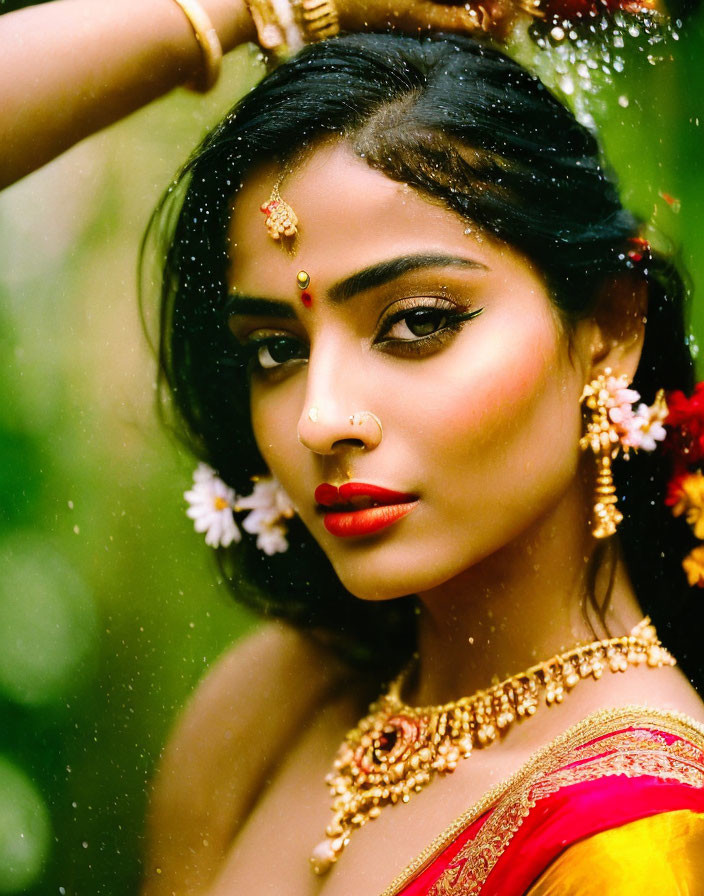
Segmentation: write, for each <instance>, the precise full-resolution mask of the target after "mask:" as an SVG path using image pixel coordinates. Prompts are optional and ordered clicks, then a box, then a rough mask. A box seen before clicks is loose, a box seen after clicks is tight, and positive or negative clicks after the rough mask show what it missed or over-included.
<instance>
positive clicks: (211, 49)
mask: <svg viewBox="0 0 704 896" xmlns="http://www.w3.org/2000/svg"><path fill="white" fill-rule="evenodd" d="M174 3H176V4H177V5H178V6H179V7H180V9H181V11H182V12H183V13H184V15H185V16H186V18H187V19H188V24H189V25H190V26H191V28H192V29H193V34H194V35H195V39H196V40H197V41H198V46H199V47H200V53H201V56H202V59H203V66H202V68H201V71H200V74H199V75H198V77H197V78H195V79H194V80H193V81H190V82H189V83H188V85H187V86H188V87H190V88H191V90H197V91H198V93H205V92H206V91H208V90H210V88H211V87H212V86H213V85H214V84H215V82H216V81H217V79H218V77H219V76H220V66H221V63H222V46H221V44H220V38H219V37H218V33H217V31H216V30H215V28H214V27H213V23H212V22H211V21H210V17H209V16H208V14H207V12H206V11H205V10H204V9H203V7H202V6H201V5H200V3H198V2H196V0H174Z"/></svg>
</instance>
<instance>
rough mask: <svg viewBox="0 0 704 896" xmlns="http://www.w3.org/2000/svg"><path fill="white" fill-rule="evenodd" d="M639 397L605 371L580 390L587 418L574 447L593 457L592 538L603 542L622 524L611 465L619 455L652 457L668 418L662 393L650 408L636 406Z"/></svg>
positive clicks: (623, 378) (624, 380) (622, 380)
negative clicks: (640, 453) (637, 453)
mask: <svg viewBox="0 0 704 896" xmlns="http://www.w3.org/2000/svg"><path fill="white" fill-rule="evenodd" d="M639 399H640V394H639V393H638V392H637V391H636V390H635V389H631V388H629V382H628V377H626V376H625V375H624V374H622V375H620V376H614V375H613V373H612V371H611V369H610V368H607V369H606V370H605V371H604V373H601V374H599V376H597V377H595V378H594V379H593V380H592V381H591V382H590V383H588V384H587V385H586V386H585V387H584V391H583V392H582V396H581V398H580V402H581V403H582V404H583V405H584V406H585V407H587V408H588V409H589V410H590V412H591V414H590V419H589V420H588V421H587V428H586V432H585V434H584V435H583V436H582V438H581V439H580V441H579V446H580V448H582V449H589V448H591V450H592V451H593V452H594V454H595V455H596V463H597V474H596V484H595V488H594V491H595V495H594V511H593V514H594V516H593V527H592V535H593V536H594V538H608V537H609V536H611V535H613V534H614V533H615V532H616V527H617V526H618V524H619V523H620V522H621V520H622V519H623V514H622V513H621V511H620V510H619V509H618V507H617V506H616V505H617V498H616V486H615V485H614V477H613V470H612V461H613V460H614V459H615V458H616V457H617V456H618V454H619V453H620V452H623V456H624V458H625V459H626V460H628V458H629V452H630V450H631V449H633V450H638V449H641V450H644V451H654V450H655V447H656V443H657V442H661V441H662V440H663V439H664V438H665V429H664V427H663V423H664V421H665V418H666V417H667V404H666V402H665V393H664V391H663V390H662V389H661V390H660V391H659V392H658V393H657V395H656V396H655V401H654V402H653V404H652V405H650V406H648V405H646V404H643V403H641V404H639V405H638V406H637V408H635V409H634V407H633V405H634V403H635V402H637V401H639Z"/></svg>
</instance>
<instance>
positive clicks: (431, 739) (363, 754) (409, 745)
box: [310, 616, 676, 874]
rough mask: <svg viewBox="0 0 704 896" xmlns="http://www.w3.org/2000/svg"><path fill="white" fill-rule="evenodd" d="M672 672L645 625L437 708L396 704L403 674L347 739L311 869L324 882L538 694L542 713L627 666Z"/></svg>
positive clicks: (331, 780) (524, 711) (531, 707)
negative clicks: (390, 810)
mask: <svg viewBox="0 0 704 896" xmlns="http://www.w3.org/2000/svg"><path fill="white" fill-rule="evenodd" d="M642 663H646V664H647V665H648V666H651V667H653V668H657V667H660V666H674V665H675V663H676V661H675V658H674V657H673V656H672V654H671V653H669V652H668V651H667V650H666V649H665V648H664V647H663V646H662V644H661V643H660V641H659V639H658V636H657V633H656V631H655V628H654V627H653V626H652V625H651V622H650V618H649V617H647V616H646V617H645V619H643V620H641V621H640V622H639V623H638V625H636V626H635V628H633V629H632V630H631V632H630V634H629V635H624V636H623V637H620V638H609V639H608V640H604V641H594V642H592V643H591V644H584V645H581V646H578V647H574V648H573V649H572V650H569V651H568V652H567V653H563V654H560V655H558V656H554V657H553V658H552V659H549V660H546V661H545V662H543V663H538V664H537V665H535V666H531V668H530V669H528V670H527V671H525V672H521V673H520V674H519V675H513V676H512V677H511V678H507V679H506V680H505V681H502V682H500V683H499V684H496V685H493V686H492V687H490V688H488V689H487V690H485V691H477V692H476V693H475V694H472V695H471V696H470V697H462V698H461V699H459V700H454V701H452V702H450V703H445V704H444V705H443V706H408V705H407V704H405V703H404V702H403V701H402V700H401V690H402V688H403V685H404V682H405V680H406V676H407V674H408V670H404V672H402V673H401V674H400V675H399V676H398V678H396V680H395V681H394V682H393V683H392V684H391V687H390V688H389V690H388V692H387V693H386V694H384V695H383V696H382V697H381V698H380V699H379V700H378V701H377V702H376V703H373V704H372V705H371V707H370V709H369V715H367V716H365V717H364V718H363V719H362V720H361V721H360V722H359V724H358V725H357V727H356V728H353V729H352V731H350V732H349V733H348V734H347V737H346V738H345V740H344V742H343V743H342V746H341V747H340V749H339V750H338V753H337V757H336V758H335V762H334V765H333V771H332V772H331V773H330V774H329V775H328V776H327V778H326V783H327V784H328V786H329V788H330V794H331V796H332V810H333V818H332V821H331V822H330V824H329V825H328V827H327V830H326V832H325V833H326V839H325V840H323V841H322V842H321V843H319V844H318V845H317V846H316V847H315V849H314V850H313V854H312V856H311V859H310V861H311V865H312V867H313V870H314V871H315V873H316V874H324V873H325V872H326V871H327V870H328V869H329V868H330V867H331V866H332V865H333V864H334V863H335V862H336V861H337V860H338V858H339V857H340V855H341V853H342V851H343V850H344V848H345V846H347V844H348V843H349V839H350V835H351V834H352V832H353V831H354V830H355V829H356V828H360V827H362V825H364V824H366V823H367V822H368V821H370V820H371V819H373V818H376V817H377V816H378V815H379V814H380V812H381V810H382V809H383V808H384V806H389V805H392V804H394V803H398V802H403V803H407V802H408V801H409V799H410V798H411V795H412V794H413V793H417V792H419V791H421V790H423V788H424V787H425V786H426V785H427V784H429V783H430V781H431V780H432V779H433V777H434V776H435V774H436V773H438V772H440V773H448V772H452V771H454V769H455V768H456V767H457V763H458V762H459V760H460V759H466V758H467V757H468V756H469V755H470V754H471V752H472V749H473V748H474V747H486V746H488V745H489V744H491V743H493V742H494V741H495V740H496V739H497V737H499V735H500V734H501V733H503V732H504V731H506V729H507V728H508V727H509V726H510V725H511V724H512V723H513V722H515V721H516V719H520V718H527V717H529V716H532V715H533V714H534V713H535V711H536V710H537V708H538V706H539V704H540V697H541V693H542V695H543V697H544V699H545V702H546V703H547V705H548V706H551V705H552V704H554V703H561V702H562V700H563V699H564V696H565V694H566V693H567V691H570V690H571V689H572V688H573V687H574V686H575V685H576V684H577V682H578V681H580V680H581V679H583V678H589V677H590V676H591V677H592V678H594V679H599V678H601V676H602V673H603V672H604V670H605V669H610V670H611V671H612V672H625V670H626V669H627V668H628V666H630V665H640V664H642Z"/></svg>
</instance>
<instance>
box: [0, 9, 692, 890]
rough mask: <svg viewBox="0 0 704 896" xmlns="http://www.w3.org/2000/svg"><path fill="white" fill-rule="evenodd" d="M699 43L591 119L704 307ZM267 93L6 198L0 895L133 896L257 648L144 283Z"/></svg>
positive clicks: (147, 114) (178, 116)
mask: <svg viewBox="0 0 704 896" xmlns="http://www.w3.org/2000/svg"><path fill="white" fill-rule="evenodd" d="M14 5H20V4H18V3H15V4H14ZM8 9H9V4H6V5H5V6H3V5H2V2H1V0H0V11H6V10H8ZM703 26H704V22H703V20H702V16H701V15H700V16H699V20H698V21H691V22H689V23H687V26H686V27H685V28H684V29H682V30H681V31H680V33H679V39H678V40H672V39H671V40H670V41H669V42H668V43H667V45H666V47H665V48H664V49H662V48H660V50H659V55H661V56H664V57H665V58H664V59H662V60H660V61H657V60H655V59H652V58H651V59H648V56H649V55H651V56H652V53H650V52H649V48H648V46H646V45H644V44H643V42H640V43H639V41H637V40H636V41H635V42H634V44H633V46H632V48H631V50H630V51H628V52H627V54H626V55H627V57H628V58H627V60H626V65H625V67H624V71H623V72H622V73H620V74H618V75H617V76H616V81H615V83H614V84H612V85H608V84H604V85H603V86H602V89H601V91H600V92H599V93H597V94H596V96H593V97H587V99H586V101H587V104H588V105H589V108H590V109H591V111H592V112H593V114H594V116H595V118H596V120H597V124H598V125H599V127H600V130H601V132H602V135H603V138H604V141H605V145H606V149H607V155H608V157H609V159H610V161H611V163H612V165H613V166H614V167H615V169H616V170H617V172H618V174H619V177H620V179H621V183H622V186H623V192H624V197H625V200H626V202H627V203H628V204H630V205H631V207H633V208H634V209H636V210H637V211H638V212H639V213H640V214H641V215H642V216H643V217H644V218H645V219H647V220H648V221H650V222H651V223H652V224H653V225H654V226H655V227H657V229H658V230H660V231H661V232H662V233H664V234H666V235H667V237H668V238H670V239H672V240H673V241H674V242H675V244H677V245H679V246H680V247H681V251H682V258H683V260H684V263H685V264H686V266H687V267H688V268H689V270H690V272H691V275H692V278H693V281H694V286H695V295H696V294H697V292H698V293H699V294H700V295H704V292H703V290H704V282H703V281H704V275H703V274H702V272H701V270H700V265H699V264H698V260H699V259H700V258H701V257H702V256H703V255H704V224H703V223H702V220H701V218H702V213H703V212H704V165H702V155H703V153H702V150H703V149H704V139H703V137H702V134H703V133H704V131H703V129H702V126H700V116H702V117H704V100H702V97H703V96H704V67H702V64H701V62H700V60H701V59H702V53H703V51H704V27H703ZM650 49H652V48H650ZM670 57H671V58H670ZM261 72H262V69H261V66H260V63H258V62H257V58H256V54H255V53H254V51H253V49H252V48H246V47H245V48H241V49H240V50H238V51H236V52H235V53H234V54H232V55H231V56H230V57H229V58H228V60H227V64H226V67H225V74H224V77H223V78H222V80H221V82H220V84H219V86H218V88H217V90H216V91H214V92H213V93H212V94H209V95H208V96H207V97H206V98H201V97H197V96H193V95H190V94H187V93H186V92H185V91H177V92H175V93H174V94H172V95H171V96H169V97H167V98H166V99H164V100H162V101H160V102H158V103H155V104H154V105H153V106H151V107H149V108H148V109H145V110H143V111H141V112H139V113H138V114H136V115H134V116H132V117H131V118H130V119H128V120H126V121H124V122H121V123H120V124H118V125H116V126H114V127H112V128H110V129H108V130H107V131H105V132H103V133H102V134H99V135H97V136H96V137H93V138H91V139H89V140H86V141H84V142H83V143H82V144H80V145H79V146H77V147H75V148H74V149H73V150H71V151H70V152H68V153H66V154H65V155H64V156H63V157H61V158H60V159H58V160H56V161H55V162H54V163H52V164H51V165H49V166H47V167H46V168H45V169H43V170H42V171H40V172H37V173H36V174H34V175H32V176H30V177H28V178H25V179H24V180H23V181H21V182H20V183H19V184H17V185H15V186H14V187H12V188H10V189H9V190H6V191H5V192H4V193H2V194H0V346H1V348H2V358H3V363H2V365H0V894H6V893H7V894H9V893H12V894H18V893H26V894H32V896H34V894H36V896H39V894H42V896H45V894H56V893H59V894H70V896H71V894H76V896H79V894H80V896H93V894H96V896H97V894H105V896H113V894H121V896H125V894H132V893H136V892H137V888H138V880H139V874H140V851H141V847H142V844H141V832H142V826H143V816H144V810H145V802H146V793H147V784H148V781H149V778H150V775H151V773H152V771H153V769H154V764H155V762H156V760H157V758H158V755H159V751H160V749H161V747H162V745H163V743H164V740H165V738H166V735H167V732H168V729H169V727H170V725H171V724H172V722H173V719H174V716H175V714H176V712H177V711H178V709H179V707H181V706H182V705H183V703H184V700H185V698H186V697H187V695H188V694H189V693H190V691H191V690H192V688H193V686H194V684H195V682H196V681H197V680H198V678H199V677H200V676H201V675H202V674H203V672H204V670H205V669H206V668H207V666H208V665H209V664H210V663H211V662H212V661H213V659H214V658H215V657H217V655H218V654H220V653H221V652H222V651H223V650H224V649H225V648H226V647H227V646H228V645H229V644H231V643H232V641H233V640H235V639H236V638H238V637H239V636H240V635H241V634H242V633H243V632H244V631H246V630H247V629H248V628H250V627H251V626H252V625H253V620H252V618H251V617H249V616H248V615H246V614H245V613H244V612H243V611H241V610H240V609H238V608H237V607H236V606H235V605H234V604H233V602H232V600H231V598H230V597H229V595H228V593H227V591H226V589H225V588H224V587H223V586H222V584H221V583H220V582H219V581H218V576H217V573H216V570H215V568H214V565H213V561H212V556H210V554H209V552H208V550H207V549H206V548H205V546H204V544H203V543H202V538H200V537H198V536H196V535H195V534H194V533H193V531H192V528H191V524H190V521H189V520H188V519H187V518H186V516H185V513H184V509H185V505H184V502H183V498H182V493H183V491H184V490H185V489H186V488H187V487H188V486H189V484H190V477H191V471H192V468H193V462H192V460H191V459H190V458H188V457H186V456H184V454H183V453H182V452H181V450H180V449H179V448H178V446H177V445H176V444H175V443H174V441H173V440H172V439H171V438H170V437H169V436H168V435H167V434H166V433H165V432H164V431H162V430H161V429H160V427H159V425H158V423H157V421H156V415H155V413H154V400H155V391H154V381H155V365H154V360H153V357H152V355H151V353H150V349H149V347H148V344H147V341H146V338H145V336H144V334H143V331H142V328H141V323H140V318H139V313H138V307H137V298H136V263H137V251H138V247H139V241H140V238H141V234H142V232H143V229H144V226H145V224H146V221H147V218H148V216H149V213H150V211H151V209H152V208H153V206H154V204H155V203H156V201H157V199H158V197H159V195H160V193H161V192H162V190H163V188H164V187H165V186H166V184H167V183H168V182H169V180H170V178H171V176H172V175H173V173H174V172H175V170H176V169H177V168H178V166H179V165H180V164H181V162H182V161H183V160H184V159H185V157H186V156H187V155H188V153H189V151H190V149H191V148H192V146H193V145H194V144H195V143H196V142H197V141H198V139H199V138H200V137H201V136H202V135H203V133H204V132H205V130H206V129H207V128H208V126H209V125H210V124H212V123H213V122H214V121H215V120H217V118H218V117H219V116H220V115H221V114H222V112H223V111H224V110H225V109H227V108H229V106H230V105H231V103H232V102H233V101H234V100H235V99H236V98H237V97H238V96H239V95H241V94H242V93H244V92H245V91H246V90H247V89H248V88H249V87H250V86H251V85H252V84H253V83H254V81H255V80H256V79H257V77H259V76H260V75H261ZM594 77H596V78H598V77H599V71H598V69H596V70H595V74H594ZM601 80H602V81H607V80H608V78H606V77H604V78H602V79H601ZM573 99H574V97H573ZM576 99H577V101H581V100H580V98H579V96H577V98H576ZM583 99H584V98H582V100H583ZM692 325H693V330H694V332H695V333H699V334H702V333H704V305H702V304H701V303H700V304H699V306H697V303H696V302H695V303H694V307H693V320H692Z"/></svg>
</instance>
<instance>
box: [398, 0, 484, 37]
mask: <svg viewBox="0 0 704 896" xmlns="http://www.w3.org/2000/svg"><path fill="white" fill-rule="evenodd" d="M414 7H415V8H414V9H413V12H412V17H413V19H414V22H415V25H416V27H417V28H421V29H431V30H433V31H438V30H442V31H461V32H471V31H476V30H477V29H478V28H479V27H480V23H481V16H480V15H479V14H478V13H477V11H476V10H474V9H473V8H472V7H470V8H469V9H467V8H465V6H464V5H462V6H450V5H448V4H445V3H443V4H438V3H433V2H421V3H417V4H414Z"/></svg>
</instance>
